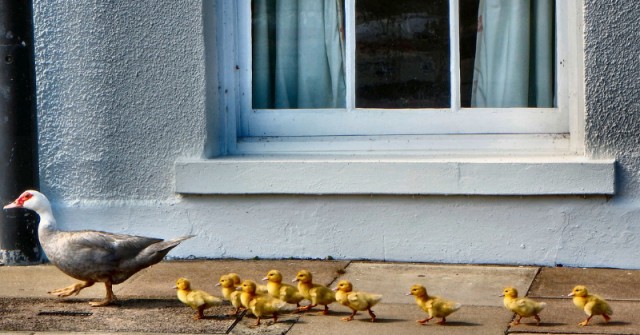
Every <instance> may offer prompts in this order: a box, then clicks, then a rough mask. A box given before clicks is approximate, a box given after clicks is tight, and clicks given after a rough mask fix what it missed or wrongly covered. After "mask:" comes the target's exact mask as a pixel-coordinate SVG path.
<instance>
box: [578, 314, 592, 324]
mask: <svg viewBox="0 0 640 335" xmlns="http://www.w3.org/2000/svg"><path fill="white" fill-rule="evenodd" d="M592 317H593V315H589V317H588V318H587V319H586V320H584V321H582V322H580V323H578V324H579V325H581V326H586V325H588V324H589V321H591V318H592Z"/></svg>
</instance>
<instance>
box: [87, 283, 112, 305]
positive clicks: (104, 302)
mask: <svg viewBox="0 0 640 335" xmlns="http://www.w3.org/2000/svg"><path fill="white" fill-rule="evenodd" d="M104 286H105V288H106V289H107V296H106V297H105V298H104V300H102V301H91V302H90V303H89V305H91V307H103V306H108V305H111V304H112V303H114V302H115V301H116V296H115V294H113V289H112V287H111V286H112V285H111V282H105V283H104Z"/></svg>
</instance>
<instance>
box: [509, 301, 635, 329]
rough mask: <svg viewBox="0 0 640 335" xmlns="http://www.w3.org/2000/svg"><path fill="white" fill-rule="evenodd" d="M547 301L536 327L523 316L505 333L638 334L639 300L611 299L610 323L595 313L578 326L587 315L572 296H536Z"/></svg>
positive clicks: (530, 320)
mask: <svg viewBox="0 0 640 335" xmlns="http://www.w3.org/2000/svg"><path fill="white" fill-rule="evenodd" d="M538 300H539V301H544V302H546V303H547V307H546V308H545V309H544V310H543V311H542V313H540V318H541V319H542V322H541V324H540V326H536V325H535V322H534V320H533V319H523V323H521V324H520V325H518V326H515V327H510V328H509V331H508V333H510V334H512V333H525V334H540V333H542V334H626V335H635V334H640V324H638V323H636V322H637V321H636V320H637V316H638V315H640V302H633V301H610V303H611V307H612V308H613V312H614V314H613V315H612V320H611V321H610V322H609V323H605V322H604V320H603V318H602V317H600V316H595V317H593V318H592V319H591V322H590V323H589V325H587V326H584V327H583V326H579V325H578V323H579V322H582V321H584V320H585V319H586V318H587V316H586V315H585V314H584V312H583V311H581V310H580V309H578V308H577V307H575V306H574V305H573V302H572V301H571V299H568V298H567V299H538Z"/></svg>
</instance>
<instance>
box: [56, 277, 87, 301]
mask: <svg viewBox="0 0 640 335" xmlns="http://www.w3.org/2000/svg"><path fill="white" fill-rule="evenodd" d="M93 284H94V282H92V281H83V282H79V283H75V284H73V285H70V286H67V287H65V288H59V289H55V290H53V291H49V292H48V293H49V294H51V295H55V296H56V297H58V298H65V297H68V296H72V295H77V294H78V293H80V291H82V289H83V288H85V287H89V286H91V285H93Z"/></svg>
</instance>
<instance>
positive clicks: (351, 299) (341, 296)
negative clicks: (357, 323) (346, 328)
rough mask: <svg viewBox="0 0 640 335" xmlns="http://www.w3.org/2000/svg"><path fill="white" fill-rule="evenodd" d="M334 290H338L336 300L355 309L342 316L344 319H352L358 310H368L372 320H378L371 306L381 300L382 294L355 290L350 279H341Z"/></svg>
mask: <svg viewBox="0 0 640 335" xmlns="http://www.w3.org/2000/svg"><path fill="white" fill-rule="evenodd" d="M333 290H334V291H336V301H338V302H339V303H341V304H342V305H344V306H347V307H349V308H351V310H352V311H353V313H351V315H349V316H348V317H346V318H342V320H344V321H351V320H353V318H354V317H355V315H356V313H357V312H358V311H367V312H369V316H371V322H374V321H376V315H375V314H374V313H373V311H372V310H371V307H373V306H375V305H376V304H377V303H378V302H380V300H381V299H382V295H380V294H372V293H367V292H359V291H353V285H352V284H351V282H350V281H348V280H341V281H340V282H339V283H338V286H336V288H334V289H333Z"/></svg>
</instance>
